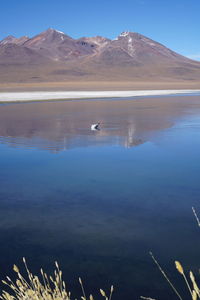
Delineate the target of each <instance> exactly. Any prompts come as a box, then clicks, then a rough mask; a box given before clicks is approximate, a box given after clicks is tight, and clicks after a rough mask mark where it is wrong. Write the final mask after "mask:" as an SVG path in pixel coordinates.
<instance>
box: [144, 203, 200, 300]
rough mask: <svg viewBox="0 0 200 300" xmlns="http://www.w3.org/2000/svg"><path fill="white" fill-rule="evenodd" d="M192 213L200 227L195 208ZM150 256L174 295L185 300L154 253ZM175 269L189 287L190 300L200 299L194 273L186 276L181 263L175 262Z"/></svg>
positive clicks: (199, 290)
mask: <svg viewBox="0 0 200 300" xmlns="http://www.w3.org/2000/svg"><path fill="white" fill-rule="evenodd" d="M192 211H193V214H194V217H195V219H196V221H197V224H198V226H199V227H200V220H199V217H198V215H197V213H196V211H195V209H194V207H192ZM150 256H151V258H152V259H153V261H154V263H155V264H156V265H157V267H158V269H159V270H160V272H161V274H162V275H163V276H164V278H165V279H166V281H167V282H168V283H169V285H170V287H171V288H172V290H173V291H174V293H175V295H176V296H177V298H178V299H179V300H183V297H182V296H181V295H180V293H179V292H178V291H177V289H176V288H175V286H174V284H173V283H172V282H171V280H170V279H169V277H168V276H167V274H166V273H165V271H164V270H163V268H162V267H161V265H160V264H159V262H158V261H157V259H156V258H155V257H154V255H153V254H152V252H150ZM175 267H176V269H177V271H178V272H179V274H181V276H182V277H183V280H184V282H185V284H186V286H187V289H188V295H189V297H190V299H192V300H197V299H200V287H199V286H198V285H197V282H196V279H195V277H194V274H193V272H192V271H189V272H188V273H187V274H186V273H185V271H184V268H183V266H182V264H181V263H180V262H179V261H175ZM188 278H189V279H188ZM140 298H141V299H146V300H155V299H151V298H146V297H140Z"/></svg>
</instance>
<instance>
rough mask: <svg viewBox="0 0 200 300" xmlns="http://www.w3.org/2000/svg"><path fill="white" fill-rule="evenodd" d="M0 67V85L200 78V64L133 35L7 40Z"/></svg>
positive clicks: (49, 34) (1, 46)
mask: <svg viewBox="0 0 200 300" xmlns="http://www.w3.org/2000/svg"><path fill="white" fill-rule="evenodd" d="M0 65H1V68H0V80H1V82H8V81H9V80H10V81H14V82H18V80H19V78H20V81H22V82H23V81H26V82H27V81H30V82H32V81H69V80H71V81H79V80H81V81H82V80H86V81H94V80H97V81H98V80H117V81H122V80H123V81H126V80H129V81H135V80H140V81H148V80H153V81H156V80H157V81H158V80H162V81H164V80H167V81H173V80H179V81H181V80H182V81H183V80H184V81H185V80H187V81H198V80H200V62H196V61H193V60H190V59H189V58H186V57H184V56H182V55H180V54H178V53H176V52H174V51H172V50H170V49H169V48H167V47H165V46H164V45H162V44H160V43H158V42H156V41H153V40H152V39H149V38H147V37H145V36H143V35H141V34H139V33H134V32H122V33H121V34H120V35H119V36H118V37H117V38H116V39H114V40H109V39H107V38H104V37H101V36H96V37H83V38H79V39H73V38H72V37H70V36H68V35H66V34H64V33H63V32H61V31H57V30H55V29H52V28H49V29H48V30H46V31H44V32H42V33H40V34H38V35H36V36H34V37H33V38H28V37H22V38H15V37H13V36H8V37H7V38H5V39H3V40H2V41H1V42H0ZM22 70H23V71H22ZM16 74H18V76H16ZM19 75H20V76H19Z"/></svg>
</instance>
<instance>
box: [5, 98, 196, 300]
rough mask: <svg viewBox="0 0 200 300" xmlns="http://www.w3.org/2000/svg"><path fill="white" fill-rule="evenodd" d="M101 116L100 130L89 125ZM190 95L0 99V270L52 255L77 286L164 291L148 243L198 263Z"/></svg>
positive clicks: (165, 295)
mask: <svg viewBox="0 0 200 300" xmlns="http://www.w3.org/2000/svg"><path fill="white" fill-rule="evenodd" d="M98 121H100V122H101V130H100V131H91V130H90V125H91V124H92V123H96V122H98ZM199 152H200V98H199V97H197V96H191V97H186V96H176V97H163V98H140V99H136V100H124V101H123V100H122V101H119V100H118V101H94V102H92V101H68V102H49V103H26V104H12V105H2V106H0V167H1V168H0V182H1V183H0V187H1V188H0V240H1V250H0V251H1V252H0V253H1V255H0V266H1V268H0V275H1V278H2V277H4V276H5V274H9V275H10V274H11V273H12V272H11V268H12V265H13V264H14V263H17V264H18V265H19V266H22V263H21V258H22V257H23V256H25V257H26V258H27V261H28V263H29V265H30V267H31V269H32V270H33V271H34V272H38V270H39V269H40V267H41V266H43V267H44V269H45V270H47V271H48V272H51V271H52V270H53V262H54V261H55V260H57V261H58V262H59V264H60V266H61V268H62V269H63V272H64V278H65V280H66V281H67V282H69V287H70V289H71V290H72V291H74V293H75V292H76V293H78V291H79V286H78V277H79V276H80V277H82V279H83V281H84V282H85V287H86V290H87V291H88V293H89V292H91V291H92V292H93V293H94V294H95V293H96V292H97V291H98V288H99V287H102V288H104V289H107V288H109V286H110V285H111V284H113V285H114V287H115V297H114V299H117V300H118V299H139V296H140V295H143V296H149V297H152V298H156V299H163V300H165V299H166V300H167V299H172V297H173V293H172V292H171V290H170V288H169V287H168V285H167V283H166V282H165V280H164V279H163V278H162V276H161V275H160V273H159V271H158V270H157V268H156V266H155V265H154V263H153V262H152V260H151V258H150V256H149V254H148V252H149V251H150V250H151V251H153V253H154V254H155V256H156V257H157V258H158V259H159V261H160V263H161V264H162V265H163V266H164V268H165V270H166V271H167V272H168V273H169V274H170V276H171V277H172V279H173V280H174V281H175V282H176V285H177V286H178V287H179V286H180V287H181V289H183V295H185V297H186V299H187V291H186V290H184V288H183V287H182V282H181V278H180V276H179V274H176V271H175V268H174V265H173V262H174V260H175V259H179V260H180V261H182V262H183V264H184V266H185V268H186V270H187V269H188V268H190V267H191V268H192V269H193V270H194V271H195V272H197V271H198V267H199V265H200V263H199V251H200V236H199V228H198V227H197V225H196V223H195V220H194V217H193V215H192V211H191V207H192V206H195V207H196V210H197V211H198V210H199V211H200V205H199V199H200V187H199V174H200V163H199V162H200V159H199Z"/></svg>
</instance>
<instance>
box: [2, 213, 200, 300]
mask: <svg viewBox="0 0 200 300" xmlns="http://www.w3.org/2000/svg"><path fill="white" fill-rule="evenodd" d="M192 211H193V214H194V216H195V219H196V221H197V224H198V226H200V221H199V217H198V215H197V213H196V211H195V209H194V208H193V207H192ZM150 256H151V258H152V259H153V261H154V263H155V264H156V266H157V267H158V269H159V270H160V272H161V274H162V275H163V276H164V278H165V279H166V281H167V282H168V283H169V285H170V287H171V288H172V290H173V291H174V294H175V295H176V297H177V298H178V299H179V300H183V297H182V296H181V294H180V293H179V292H178V291H177V289H176V287H175V285H174V284H173V283H172V281H171V280H170V279H169V277H168V275H167V274H166V273H165V271H164V270H163V268H162V267H161V265H160V264H159V262H158V261H157V259H156V258H155V257H154V255H153V253H152V252H150ZM23 262H24V265H25V268H26V272H27V279H25V278H24V277H23V276H22V275H21V273H20V271H19V269H18V267H17V266H16V265H14V266H13V270H14V271H15V272H16V273H17V279H16V282H13V281H12V280H11V279H10V278H9V277H8V276H7V277H6V278H7V280H3V281H2V282H3V284H4V285H6V286H7V287H8V290H9V289H10V292H8V291H5V290H3V291H2V293H1V295H0V299H2V300H72V296H71V293H70V292H69V291H68V290H67V288H66V284H65V282H64V281H63V279H62V271H61V270H60V268H59V265H58V263H57V262H55V266H56V269H55V271H54V276H53V277H52V276H48V275H47V274H46V273H44V271H43V270H42V269H41V279H40V278H39V277H38V276H35V275H33V274H32V273H31V272H30V271H29V269H28V266H27V264H26V260H25V258H23ZM175 267H176V269H177V271H178V273H179V274H180V275H181V276H182V277H183V280H184V282H185V284H186V286H187V288H188V296H189V297H190V299H191V300H197V299H200V287H199V286H198V285H197V282H196V279H195V276H194V274H193V272H192V271H189V273H188V274H186V273H185V271H184V268H183V266H182V264H181V263H180V262H179V261H175ZM79 283H80V286H81V290H82V296H81V299H82V300H94V297H93V296H92V295H89V297H87V296H86V293H85V290H84V286H83V283H82V280H81V278H79ZM113 290H114V289H113V286H111V288H110V291H109V295H107V294H106V293H105V291H104V290H102V289H100V290H99V292H100V295H101V296H102V297H103V298H104V299H105V300H111V298H112V295H113ZM140 298H141V299H144V300H155V299H152V298H150V297H144V296H141V297H140ZM75 300H77V299H75Z"/></svg>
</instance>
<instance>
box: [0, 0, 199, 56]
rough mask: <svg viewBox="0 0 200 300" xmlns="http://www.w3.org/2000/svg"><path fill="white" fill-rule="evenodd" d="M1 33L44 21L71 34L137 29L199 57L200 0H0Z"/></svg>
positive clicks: (30, 30) (32, 30)
mask: <svg viewBox="0 0 200 300" xmlns="http://www.w3.org/2000/svg"><path fill="white" fill-rule="evenodd" d="M0 10H1V14H0V39H3V38H4V37H6V36H7V35H14V36H16V37H20V36H22V35H28V36H30V37H32V36H34V35H36V34H38V33H40V32H42V31H44V30H46V29H47V28H49V27H52V28H55V29H57V30H61V31H63V32H65V33H66V34H68V35H70V36H72V37H73V38H79V37H82V36H96V35H101V36H105V37H108V38H111V39H112V38H115V37H116V36H117V35H119V34H120V32H122V31H127V30H128V31H134V32H139V33H141V34H143V35H146V36H147V37H150V38H152V39H153V40H156V41H157V42H160V43H162V44H164V45H165V46H167V47H169V48H171V49H172V50H174V51H176V52H179V53H181V54H183V55H185V56H190V57H193V58H195V59H199V60H200V0H165V1H163V0H124V1H123V0H120V1H119V0H115V1H114V0H98V1H96V0H0Z"/></svg>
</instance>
